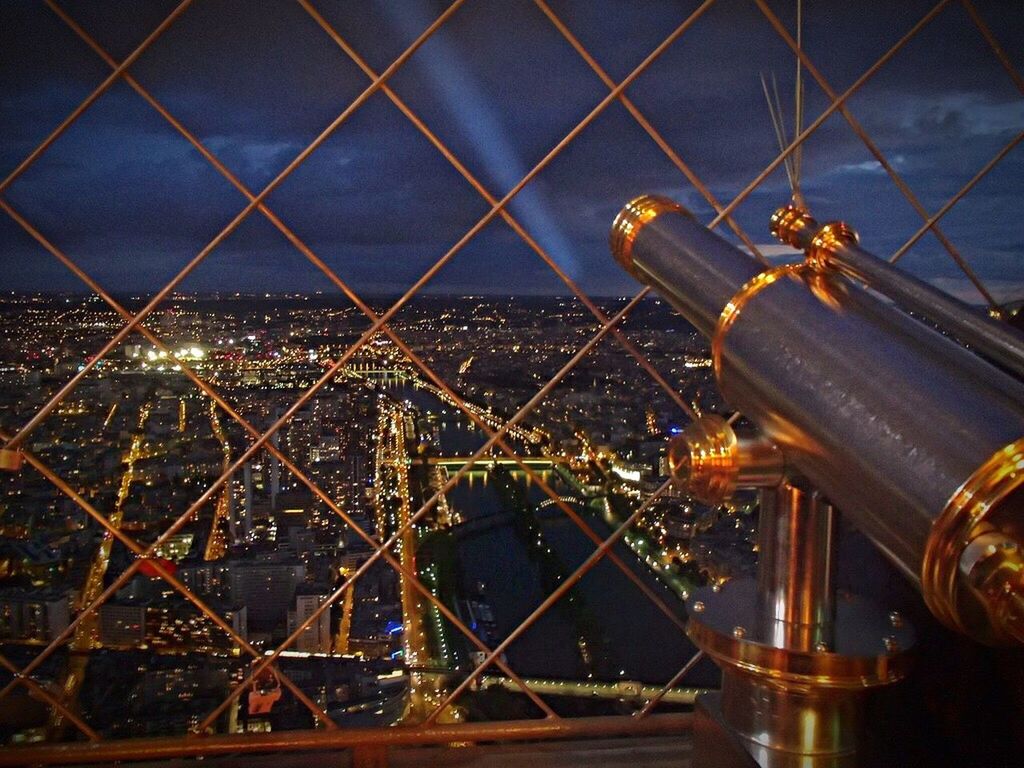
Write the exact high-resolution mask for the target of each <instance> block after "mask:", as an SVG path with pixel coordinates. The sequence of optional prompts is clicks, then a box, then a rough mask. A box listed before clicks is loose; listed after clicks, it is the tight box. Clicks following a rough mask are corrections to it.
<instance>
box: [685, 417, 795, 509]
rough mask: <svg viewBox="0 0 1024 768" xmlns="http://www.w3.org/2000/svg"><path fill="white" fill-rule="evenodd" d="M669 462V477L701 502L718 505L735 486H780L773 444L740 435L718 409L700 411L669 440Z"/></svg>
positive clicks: (780, 469) (778, 458) (780, 472)
mask: <svg viewBox="0 0 1024 768" xmlns="http://www.w3.org/2000/svg"><path fill="white" fill-rule="evenodd" d="M668 463H669V469H670V471H671V473H672V478H673V480H675V481H676V482H677V483H678V484H679V485H680V486H682V487H683V488H685V489H686V492H687V493H689V494H690V495H691V496H693V497H694V498H695V499H697V500H698V501H700V502H703V503H704V504H721V503H722V502H724V501H726V500H727V499H729V498H731V497H732V495H733V494H734V493H735V492H736V490H737V489H738V488H765V487H772V486H775V485H778V484H779V483H781V482H782V479H783V477H784V472H785V463H784V461H783V457H782V451H781V450H779V447H778V446H777V445H775V443H773V442H772V441H771V440H769V439H767V438H766V437H763V436H760V435H757V436H754V435H750V436H747V435H744V436H739V435H737V434H736V432H735V431H734V430H733V428H732V427H731V426H730V425H729V423H728V422H727V421H726V420H725V419H723V418H722V417H721V416H718V415H716V414H706V415H704V416H702V417H701V418H700V419H699V420H697V421H695V422H693V423H692V424H690V426H688V427H687V428H686V429H685V430H683V432H682V433H681V434H679V435H678V436H676V437H675V438H673V439H672V441H671V442H670V443H669V447H668Z"/></svg>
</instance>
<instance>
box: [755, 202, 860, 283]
mask: <svg viewBox="0 0 1024 768" xmlns="http://www.w3.org/2000/svg"><path fill="white" fill-rule="evenodd" d="M768 229H769V231H770V232H771V235H772V237H774V238H775V239H776V240H779V241H780V242H782V243H784V244H785V245H791V246H793V247H794V248H797V249H799V250H801V251H803V252H804V254H805V255H806V256H807V262H808V263H809V264H810V265H811V266H812V267H813V268H814V269H818V270H823V269H828V268H831V267H832V266H833V265H832V264H830V262H829V257H830V256H831V254H832V253H833V252H834V251H835V249H836V248H839V247H840V246H843V245H855V244H857V243H858V242H859V241H860V237H859V236H858V235H857V233H856V232H855V231H854V230H853V228H852V227H850V226H849V225H847V224H846V223H844V222H842V221H832V222H829V223H828V224H825V225H824V226H822V225H820V224H818V222H817V220H816V219H815V218H814V217H813V216H811V214H810V213H809V212H808V211H807V210H806V209H804V208H799V207H797V206H795V205H786V206H783V207H782V208H779V209H778V210H777V211H775V213H773V214H772V217H771V223H770V224H769V227H768Z"/></svg>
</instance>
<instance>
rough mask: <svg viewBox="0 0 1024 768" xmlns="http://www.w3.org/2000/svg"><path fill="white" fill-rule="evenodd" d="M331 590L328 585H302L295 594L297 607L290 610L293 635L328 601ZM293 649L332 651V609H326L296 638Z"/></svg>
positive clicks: (289, 629) (316, 651) (290, 629)
mask: <svg viewBox="0 0 1024 768" xmlns="http://www.w3.org/2000/svg"><path fill="white" fill-rule="evenodd" d="M329 593H330V590H329V589H328V588H327V587H326V586H309V587H300V588H299V589H298V590H297V592H296V595H295V609H294V610H291V611H288V634H289V635H291V634H292V633H293V632H294V631H295V630H296V629H298V628H299V626H301V625H302V624H303V622H305V621H306V620H307V619H309V617H310V616H312V615H313V614H314V613H315V612H316V610H317V609H318V608H319V607H320V606H321V605H323V604H324V603H326V602H327V598H328V597H329ZM292 649H293V650H296V651H304V652H306V653H330V651H331V610H330V608H328V609H326V610H325V611H323V613H321V614H320V615H319V616H318V617H317V618H316V620H315V621H313V623H311V624H310V625H309V626H308V627H306V629H305V630H304V631H303V632H302V634H301V635H299V637H298V638H297V639H296V640H295V643H294V644H293V646H292Z"/></svg>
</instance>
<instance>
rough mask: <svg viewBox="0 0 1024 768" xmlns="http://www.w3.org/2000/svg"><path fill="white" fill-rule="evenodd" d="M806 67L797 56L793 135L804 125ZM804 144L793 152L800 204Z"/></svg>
mask: <svg viewBox="0 0 1024 768" xmlns="http://www.w3.org/2000/svg"><path fill="white" fill-rule="evenodd" d="M796 47H797V50H799V51H803V49H804V3H803V0H796ZM803 72H804V68H803V64H802V63H801V62H800V56H799V55H798V56H797V57H796V95H795V97H794V101H795V112H796V115H795V117H794V126H793V135H794V136H799V135H800V132H801V131H802V130H803V125H804V76H803ZM803 154H804V147H803V144H801V145H799V146H798V147H797V148H796V151H794V152H793V180H792V188H793V201H794V202H795V203H797V204H798V205H800V206H803V205H804V195H803V192H802V191H801V190H800V174H801V172H802V171H803Z"/></svg>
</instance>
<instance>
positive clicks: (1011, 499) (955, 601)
mask: <svg viewBox="0 0 1024 768" xmlns="http://www.w3.org/2000/svg"><path fill="white" fill-rule="evenodd" d="M829 226H830V227H831V229H829V231H828V232H825V233H824V234H825V236H826V237H824V239H823V240H824V242H823V245H824V247H828V246H829V245H830V241H829V237H831V238H832V244H834V242H842V241H843V238H844V237H848V236H849V232H848V230H844V229H843V228H842V227H841V226H840V225H829ZM830 233H831V234H830ZM611 240H612V251H613V253H614V255H615V258H616V259H617V260H618V261H619V262H620V264H622V266H623V267H625V268H626V269H627V270H628V271H629V272H630V273H631V274H633V275H634V276H635V277H636V278H637V279H638V280H640V281H641V282H643V283H645V284H647V285H650V286H651V287H653V288H654V289H655V290H657V291H658V292H659V293H660V294H661V295H662V296H663V297H664V298H665V299H666V300H668V301H669V303H671V304H672V306H674V307H675V308H676V309H677V310H678V311H679V312H680V313H681V314H682V315H683V316H684V317H685V318H686V319H687V320H689V321H690V322H691V323H692V324H693V325H694V326H695V327H696V328H697V330H698V331H700V332H701V333H702V334H704V335H705V336H707V337H709V338H710V339H711V343H712V355H713V358H714V365H715V375H716V378H717V379H718V384H719V387H720V388H721V391H722V394H723V396H724V397H725V399H726V400H727V401H728V402H729V403H730V404H731V405H732V406H733V407H735V408H737V409H739V410H740V411H742V412H743V414H744V415H745V416H747V417H748V418H749V419H750V420H751V421H753V422H754V423H755V424H757V425H758V426H759V427H760V429H761V430H762V431H763V432H764V433H765V434H766V435H767V436H768V437H769V438H771V439H772V440H774V441H775V442H776V443H777V444H778V445H779V446H780V447H781V448H782V451H783V453H784V454H785V457H786V461H787V464H788V465H791V466H793V467H795V468H796V469H797V470H798V471H799V472H800V473H801V474H802V475H803V476H805V477H806V478H807V479H808V480H809V481H810V482H811V483H813V484H814V485H815V486H816V487H817V488H819V489H820V490H821V491H822V493H824V494H825V496H827V497H828V499H829V501H831V502H832V503H833V504H835V505H836V506H837V507H838V508H839V509H841V510H842V511H843V513H844V514H846V515H847V516H848V517H849V518H850V519H851V520H852V521H853V522H855V523H856V524H857V525H858V527H859V528H860V529H861V530H862V531H864V532H865V533H866V534H867V535H868V536H869V537H870V538H871V539H872V540H873V541H874V542H875V544H876V545H877V546H878V547H879V548H880V549H881V550H882V551H883V552H884V553H885V554H886V555H887V556H888V557H889V559H890V560H891V561H892V562H893V563H895V564H896V566H897V567H898V568H899V569H900V570H901V571H902V572H903V573H905V574H906V575H907V576H908V577H909V578H910V579H911V580H912V581H914V582H915V583H916V584H917V585H918V586H919V587H920V588H921V590H922V592H923V594H924V597H925V600H926V602H927V603H928V605H929V607H930V608H931V609H932V611H933V612H934V613H935V614H936V615H937V616H938V617H939V618H940V619H942V620H943V621H944V622H945V623H946V624H947V625H949V626H951V627H953V628H955V629H958V630H960V631H962V632H965V633H967V634H970V635H972V636H973V637H975V638H977V639H979V640H982V641H985V642H993V643H1010V642H1015V641H1016V642H1024V554H1022V546H1021V545H1022V542H1024V384H1022V383H1021V382H1020V381H1018V380H1017V379H1015V378H1013V377H1011V376H1010V375H1008V374H1006V373H1004V372H1003V371H1002V370H1000V369H998V368H996V367H995V366H994V365H992V364H990V363H988V362H987V361H985V360H983V359H981V358H979V357H977V356H976V355H974V354H972V353H971V352H970V351H968V350H966V349H964V348H963V347H962V346H960V345H959V344H957V343H955V342H954V341H953V340H951V339H949V338H947V337H946V336H944V335H943V334H941V333H939V332H938V331H936V330H934V329H932V328H930V327H928V326H926V325H924V324H923V323H920V322H918V321H917V320H915V319H913V318H912V317H910V316H909V315H907V314H905V313H903V312H901V311H900V310H899V309H897V308H896V307H894V306H892V305H891V304H889V303H887V302H885V301H883V300H881V299H880V298H878V297H877V296H875V295H873V294H872V293H870V292H869V291H867V290H865V289H864V288H863V287H861V286H859V285H857V284H854V283H853V282H851V281H850V280H848V279H846V278H845V277H843V276H842V275H841V274H837V273H835V272H832V271H828V270H824V271H822V270H820V269H817V268H816V266H815V264H814V262H813V260H811V259H809V260H808V261H807V262H804V263H802V264H796V265H784V266H778V267H772V268H769V269H765V268H764V267H763V266H762V265H761V264H759V263H758V262H757V261H755V260H754V259H753V258H752V257H751V256H750V255H748V254H746V253H744V252H742V251H740V250H739V249H737V248H735V247H734V246H732V245H731V244H730V243H728V242H727V241H725V240H723V239H722V238H720V237H719V236H717V235H715V234H713V233H712V232H710V231H709V230H708V229H707V228H705V227H704V226H702V225H701V224H699V223H698V222H697V221H696V220H695V219H694V218H693V217H692V216H691V215H690V214H689V213H687V212H686V211H685V210H683V209H682V208H681V207H680V206H679V205H677V204H676V203H674V202H672V201H670V200H667V199H664V198H656V197H649V196H644V197H641V198H637V199H636V200H633V201H632V202H630V203H629V204H628V205H627V206H626V207H625V208H624V209H623V210H622V212H621V213H620V214H619V216H618V217H617V218H616V220H615V223H614V224H613V226H612V233H611Z"/></svg>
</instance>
